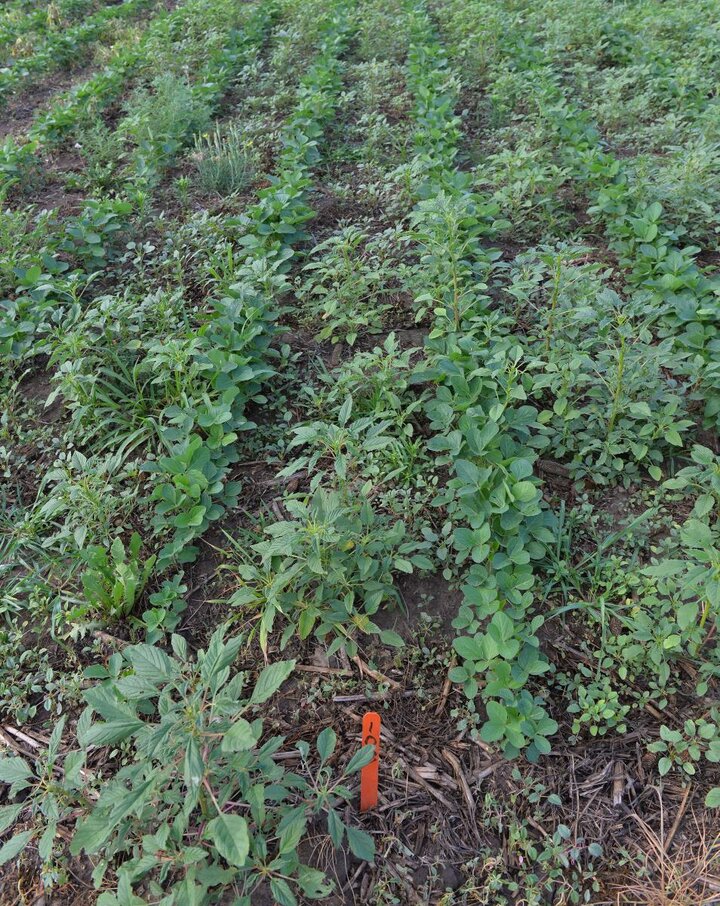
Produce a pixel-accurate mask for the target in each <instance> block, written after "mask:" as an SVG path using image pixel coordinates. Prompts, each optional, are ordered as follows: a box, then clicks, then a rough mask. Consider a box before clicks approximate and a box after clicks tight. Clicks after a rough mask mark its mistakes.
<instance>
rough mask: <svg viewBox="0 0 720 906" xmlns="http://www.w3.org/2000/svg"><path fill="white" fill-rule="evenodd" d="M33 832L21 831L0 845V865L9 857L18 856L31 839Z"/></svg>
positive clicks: (9, 858)
mask: <svg viewBox="0 0 720 906" xmlns="http://www.w3.org/2000/svg"><path fill="white" fill-rule="evenodd" d="M34 834H35V831H31V830H29V831H23V832H22V833H21V834H16V835H15V836H14V837H11V838H10V839H9V840H8V841H7V843H6V844H5V845H4V846H2V847H0V865H4V864H5V863H6V862H9V861H10V860H11V859H14V858H15V857H16V856H19V855H20V853H21V852H22V851H23V850H24V849H25V847H26V846H27V845H28V843H29V842H30V841H31V840H32V838H33V836H34Z"/></svg>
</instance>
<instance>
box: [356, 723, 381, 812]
mask: <svg viewBox="0 0 720 906" xmlns="http://www.w3.org/2000/svg"><path fill="white" fill-rule="evenodd" d="M362 744H363V745H364V746H375V757H374V758H373V760H372V761H371V762H370V764H366V765H365V767H364V768H363V769H362V770H361V771H360V811H361V812H367V811H368V810H369V809H371V808H377V804H378V766H379V765H380V715H379V714H376V713H375V711H368V712H367V714H366V715H365V716H364V717H363V722H362Z"/></svg>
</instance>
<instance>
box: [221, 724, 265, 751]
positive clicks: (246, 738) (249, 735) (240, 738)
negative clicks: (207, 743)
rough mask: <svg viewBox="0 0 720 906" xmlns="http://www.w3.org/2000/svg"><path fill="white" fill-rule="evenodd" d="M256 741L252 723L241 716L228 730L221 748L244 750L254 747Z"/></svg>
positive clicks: (223, 749) (225, 749)
mask: <svg viewBox="0 0 720 906" xmlns="http://www.w3.org/2000/svg"><path fill="white" fill-rule="evenodd" d="M256 742H257V738H256V737H255V733H254V732H253V728H252V724H250V723H248V721H246V720H245V719H244V718H242V717H241V718H239V719H238V720H237V721H235V723H234V724H233V725H232V727H230V729H229V730H228V731H227V733H226V734H225V736H224V737H223V741H222V743H221V745H220V748H221V750H222V751H223V752H244V751H247V749H252V747H253V746H254V745H255V743H256Z"/></svg>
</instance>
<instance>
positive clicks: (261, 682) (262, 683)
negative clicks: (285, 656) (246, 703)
mask: <svg viewBox="0 0 720 906" xmlns="http://www.w3.org/2000/svg"><path fill="white" fill-rule="evenodd" d="M294 669H295V661H294V660H293V661H278V662H277V663H276V664H270V665H269V666H267V667H265V668H264V669H263V671H262V673H261V674H260V676H259V677H258V681H257V683H255V688H254V689H253V694H252V697H251V698H250V704H251V705H261V704H262V703H263V702H265V701H267V700H268V699H269V698H270V696H272V695H274V694H275V693H276V692H277V690H278V689H279V688H280V686H282V684H283V683H284V682H285V680H286V679H287V678H288V677H289V676H290V674H291V673H292V672H293V670H294Z"/></svg>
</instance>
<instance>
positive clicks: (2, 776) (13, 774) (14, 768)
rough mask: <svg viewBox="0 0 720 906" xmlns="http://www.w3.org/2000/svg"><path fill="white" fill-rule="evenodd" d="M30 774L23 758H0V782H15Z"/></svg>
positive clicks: (30, 775)
mask: <svg viewBox="0 0 720 906" xmlns="http://www.w3.org/2000/svg"><path fill="white" fill-rule="evenodd" d="M32 776H33V772H32V770H31V769H30V767H29V766H28V764H27V762H26V761H25V759H24V758H0V783H17V782H18V780H27V779H28V778H29V777H32Z"/></svg>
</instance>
